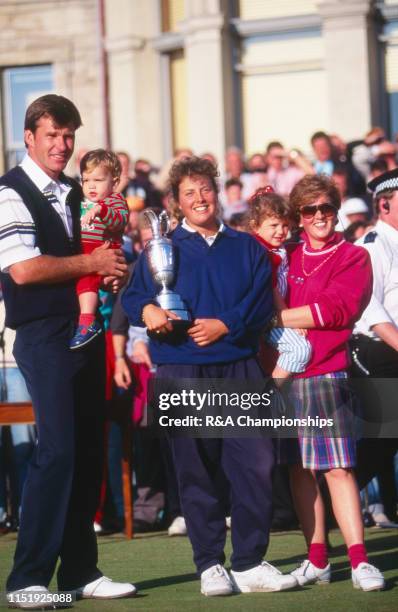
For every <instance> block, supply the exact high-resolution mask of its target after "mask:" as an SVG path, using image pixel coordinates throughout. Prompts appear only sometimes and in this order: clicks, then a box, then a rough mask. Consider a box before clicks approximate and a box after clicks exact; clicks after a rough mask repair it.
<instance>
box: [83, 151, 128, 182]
mask: <svg viewBox="0 0 398 612" xmlns="http://www.w3.org/2000/svg"><path fill="white" fill-rule="evenodd" d="M100 164H103V165H104V166H105V167H106V168H107V169H108V170H109V172H110V174H111V175H112V177H113V178H116V179H118V178H119V177H120V174H121V172H122V166H121V164H120V161H119V159H118V156H117V155H116V153H114V152H113V151H105V149H94V150H93V151H88V153H86V154H85V155H84V156H83V157H82V159H81V161H80V174H83V172H92V171H93V170H94V169H95V168H97V167H98V166H99V165H100Z"/></svg>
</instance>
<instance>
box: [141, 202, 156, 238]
mask: <svg viewBox="0 0 398 612" xmlns="http://www.w3.org/2000/svg"><path fill="white" fill-rule="evenodd" d="M144 217H145V218H146V219H147V220H148V223H149V225H150V226H151V230H152V235H153V238H154V239H157V238H160V232H159V220H158V218H157V216H156V213H154V212H153V210H150V209H149V210H144Z"/></svg>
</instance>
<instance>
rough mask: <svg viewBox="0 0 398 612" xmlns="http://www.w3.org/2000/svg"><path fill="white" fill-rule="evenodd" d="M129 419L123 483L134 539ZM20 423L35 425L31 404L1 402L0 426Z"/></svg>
mask: <svg viewBox="0 0 398 612" xmlns="http://www.w3.org/2000/svg"><path fill="white" fill-rule="evenodd" d="M128 419H129V417H128V418H127V419H126V420H125V422H124V423H123V429H122V431H123V440H122V483H123V501H124V519H125V525H126V529H125V534H126V538H127V539H129V540H131V538H132V537H133V501H132V500H133V498H132V493H131V456H130V455H131V430H130V424H129V420H128ZM18 423H25V424H34V423H35V415H34V412H33V406H32V404H31V402H10V403H8V402H0V425H16V424H18Z"/></svg>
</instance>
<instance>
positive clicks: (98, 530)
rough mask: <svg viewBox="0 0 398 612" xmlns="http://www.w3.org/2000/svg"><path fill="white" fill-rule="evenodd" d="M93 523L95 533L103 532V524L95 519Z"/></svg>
mask: <svg viewBox="0 0 398 612" xmlns="http://www.w3.org/2000/svg"><path fill="white" fill-rule="evenodd" d="M93 525H94V531H95V533H102V532H103V531H104V530H103V528H102V525H100V524H99V523H96V522H95V521H94V523H93Z"/></svg>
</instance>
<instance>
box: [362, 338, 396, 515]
mask: <svg viewBox="0 0 398 612" xmlns="http://www.w3.org/2000/svg"><path fill="white" fill-rule="evenodd" d="M350 349H351V353H352V355H353V364H352V368H351V375H352V376H353V377H354V378H364V377H365V378H368V377H372V378H396V379H397V381H398V353H397V351H395V350H394V349H393V348H391V347H390V346H388V345H387V344H386V343H385V342H382V341H375V340H372V339H371V338H368V337H367V336H362V335H358V336H353V338H352V339H351V341H350ZM364 370H367V372H368V374H367V373H366V372H365V371H364ZM357 390H358V394H359V397H361V387H360V386H358V389H357ZM365 392H366V393H368V388H367V387H366V391H365ZM363 401H369V396H368V397H366V398H363ZM397 450H398V439H397V438H381V439H380V438H364V439H362V440H360V441H359V443H358V447H357V467H356V475H357V480H358V485H359V487H360V488H361V489H362V488H363V487H365V486H366V485H367V484H368V483H369V482H370V481H371V480H372V478H374V476H377V478H378V481H379V488H380V497H381V501H382V503H383V505H384V511H385V513H386V515H387V517H388V518H389V519H390V520H396V517H397V487H396V482H395V470H394V457H395V453H396V452H397Z"/></svg>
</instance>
